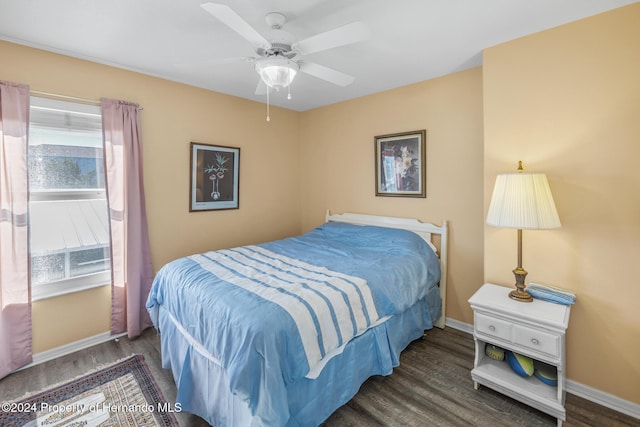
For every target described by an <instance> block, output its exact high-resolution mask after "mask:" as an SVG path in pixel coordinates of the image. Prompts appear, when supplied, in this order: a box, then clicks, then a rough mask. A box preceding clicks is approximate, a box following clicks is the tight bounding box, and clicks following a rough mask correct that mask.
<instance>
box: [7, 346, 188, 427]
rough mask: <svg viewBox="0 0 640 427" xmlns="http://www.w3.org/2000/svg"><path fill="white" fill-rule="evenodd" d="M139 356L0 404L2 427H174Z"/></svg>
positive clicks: (167, 407) (171, 408) (166, 405)
mask: <svg viewBox="0 0 640 427" xmlns="http://www.w3.org/2000/svg"><path fill="white" fill-rule="evenodd" d="M179 410H180V408H176V407H174V405H173V404H169V403H167V401H166V400H165V399H164V397H163V396H162V394H161V393H160V390H159V389H158V386H157V385H156V383H155V381H154V379H153V377H152V376H151V372H149V368H148V367H147V364H146V363H145V362H144V358H143V357H142V355H135V356H132V357H130V358H128V359H126V360H123V361H121V362H118V363H116V364H114V365H111V366H109V367H107V368H104V369H101V370H99V371H97V372H94V373H91V374H88V375H85V376H83V377H81V378H78V379H76V380H73V381H70V382H68V383H66V384H63V385H61V386H57V387H54V388H52V389H49V390H46V391H43V392H40V393H38V394H35V395H33V396H29V397H27V398H24V399H21V400H18V401H15V402H9V403H6V402H5V403H2V410H1V411H0V426H3V427H14V426H15V427H45V426H46V427H76V426H83V427H93V426H100V427H124V426H127V427H129V426H140V427H168V426H171V427H173V426H178V422H177V421H176V418H175V416H174V415H173V412H176V411H179Z"/></svg>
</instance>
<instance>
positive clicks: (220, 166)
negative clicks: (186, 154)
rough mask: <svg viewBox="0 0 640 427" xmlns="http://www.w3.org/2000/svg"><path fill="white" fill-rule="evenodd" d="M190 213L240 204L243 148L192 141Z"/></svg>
mask: <svg viewBox="0 0 640 427" xmlns="http://www.w3.org/2000/svg"><path fill="white" fill-rule="evenodd" d="M190 148H191V149H190V153H191V160H190V170H191V179H190V191H189V212H196V211H211V210H222V209H238V208H239V207H240V203H239V200H240V197H239V196H240V148H237V147H226V146H222V145H209V144H201V143H198V142H192V143H191V147H190Z"/></svg>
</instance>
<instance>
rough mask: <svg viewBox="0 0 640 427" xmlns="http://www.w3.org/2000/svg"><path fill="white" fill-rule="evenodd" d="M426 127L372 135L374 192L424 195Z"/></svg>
mask: <svg viewBox="0 0 640 427" xmlns="http://www.w3.org/2000/svg"><path fill="white" fill-rule="evenodd" d="M426 134H427V132H426V130H417V131H413V132H403V133H396V134H392V135H381V136H376V137H375V146H376V147H375V149H376V165H375V166H376V196H395V197H427V192H426V184H427V183H426V176H427V174H426V172H427V171H426V168H427V162H426V145H427V144H426Z"/></svg>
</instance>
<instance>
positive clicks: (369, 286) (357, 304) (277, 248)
mask: <svg viewBox="0 0 640 427" xmlns="http://www.w3.org/2000/svg"><path fill="white" fill-rule="evenodd" d="M439 279H440V270H439V262H438V259H437V257H436V256H435V254H434V252H433V250H432V249H431V248H430V247H429V246H428V245H427V244H426V242H424V241H423V240H422V239H421V238H420V237H419V236H417V235H416V234H414V233H412V232H409V231H404V230H397V229H391V228H383V227H372V226H355V225H350V224H343V223H327V224H324V225H322V226H320V227H318V228H316V229H314V230H312V231H311V232H309V233H306V234H304V235H301V236H298V237H293V238H288V239H284V240H279V241H275V242H269V243H265V244H261V245H255V246H246V247H241V248H234V249H228V250H222V251H215V252H208V253H205V254H198V255H193V256H190V257H185V258H181V259H178V260H175V261H173V262H171V263H169V264H167V265H165V266H164V267H163V268H162V269H161V270H160V271H159V272H158V275H157V276H156V278H155V280H154V283H153V286H152V289H151V292H150V294H149V298H148V301H147V309H148V311H149V313H150V315H151V318H152V320H153V322H154V325H155V326H156V327H158V310H159V307H160V306H161V305H162V306H163V308H164V309H166V310H167V311H168V312H169V313H170V315H171V316H172V317H173V318H174V319H175V322H176V323H179V324H180V325H181V328H182V329H183V330H184V332H183V333H185V334H188V336H189V337H190V339H193V340H194V341H196V342H197V343H198V345H199V348H201V351H205V352H207V354H208V357H210V359H211V360H215V361H216V363H218V364H219V365H220V366H222V367H223V368H224V369H225V370H226V372H227V375H228V378H229V381H230V385H231V389H232V391H233V393H234V394H236V395H238V396H240V397H241V398H242V399H243V400H246V401H247V402H248V404H249V407H250V409H251V411H252V413H254V415H256V416H257V417H258V418H259V419H260V420H262V422H263V423H264V424H265V425H280V424H284V423H286V419H287V414H288V407H287V399H286V395H287V386H288V385H290V384H292V383H295V382H297V381H300V380H301V379H303V378H305V377H306V378H311V379H312V378H314V377H315V376H317V375H318V373H319V372H320V371H321V370H322V367H323V366H324V364H325V363H326V362H327V360H329V359H330V358H331V357H332V356H334V355H336V354H339V353H340V352H341V350H342V349H343V348H344V346H345V345H346V344H347V343H348V342H349V341H350V340H351V339H353V338H354V337H356V336H359V335H361V334H363V333H365V332H366V331H367V330H368V329H370V328H372V327H374V326H376V325H378V324H381V323H383V322H385V321H387V320H388V319H389V318H390V317H392V316H394V315H396V314H399V313H402V312H403V311H405V310H406V309H408V308H409V307H411V306H413V305H414V304H415V303H416V302H417V301H419V300H421V299H423V298H425V295H426V294H427V292H428V291H429V290H430V289H431V288H432V287H434V286H436V285H437V282H438V281H439ZM438 316H439V313H434V314H433V316H432V317H433V318H437V317H438ZM161 332H162V331H161Z"/></svg>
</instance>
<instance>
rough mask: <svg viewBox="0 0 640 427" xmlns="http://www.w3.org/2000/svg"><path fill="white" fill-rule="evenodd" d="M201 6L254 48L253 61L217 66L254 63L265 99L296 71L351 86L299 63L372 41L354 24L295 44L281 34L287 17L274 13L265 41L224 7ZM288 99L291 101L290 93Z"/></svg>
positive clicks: (345, 78) (337, 75) (342, 77)
mask: <svg viewBox="0 0 640 427" xmlns="http://www.w3.org/2000/svg"><path fill="white" fill-rule="evenodd" d="M200 6H201V7H202V8H203V9H204V10H206V11H207V12H209V13H210V14H211V15H213V16H214V17H215V18H217V19H218V20H220V21H221V22H222V23H223V24H225V25H226V26H228V27H229V28H230V29H232V30H233V31H235V32H236V33H238V34H239V35H240V36H241V37H243V38H244V39H246V40H247V41H248V42H250V43H251V44H252V45H253V47H254V49H255V53H256V56H255V57H244V58H227V59H222V60H219V61H218V62H228V61H229V60H234V59H239V60H243V61H246V62H253V63H254V68H255V70H256V72H257V73H258V75H259V76H260V81H259V83H258V86H257V88H256V91H255V93H256V94H258V95H260V94H265V93H266V94H267V97H268V96H269V88H272V89H275V90H280V89H282V88H286V87H289V85H290V84H291V82H292V81H293V79H294V78H295V76H296V74H297V73H298V71H301V72H303V73H305V74H309V75H311V76H314V77H317V78H319V79H322V80H326V81H328V82H331V83H333V84H335V85H338V86H348V85H350V84H351V83H352V82H353V81H354V77H353V76H350V75H348V74H345V73H342V72H340V71H337V70H334V69H331V68H328V67H325V66H323V65H320V64H316V63H314V62H308V61H305V60H302V59H301V56H304V55H308V54H311V53H316V52H320V51H323V50H328V49H332V48H335V47H339V46H344V45H347V44H351V43H356V42H359V41H363V40H367V39H368V38H369V37H371V34H370V32H369V30H368V28H367V27H366V25H364V24H363V23H362V22H360V21H356V22H352V23H350V24H346V25H343V26H341V27H338V28H334V29H333V30H329V31H326V32H323V33H320V34H316V35H315V36H311V37H308V38H306V39H303V40H299V41H296V38H295V36H294V35H293V34H291V33H289V32H287V31H285V30H283V27H284V24H285V23H286V17H285V16H284V15H282V14H281V13H276V12H273V13H269V14H267V16H266V17H265V20H266V22H267V24H268V25H269V27H270V28H271V29H272V31H271V32H270V34H269V35H268V39H267V38H265V37H263V36H262V35H261V34H260V33H258V32H257V31H256V30H255V29H254V28H253V27H252V26H251V25H249V23H248V22H247V21H245V20H244V19H243V18H242V17H241V16H240V15H238V14H237V13H236V12H235V11H234V10H233V9H231V8H230V7H229V6H227V5H224V4H220V3H211V2H209V3H203V4H201V5H200ZM288 97H289V98H291V94H290V92H289V94H288ZM267 103H268V100H267ZM267 119H268V118H267Z"/></svg>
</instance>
